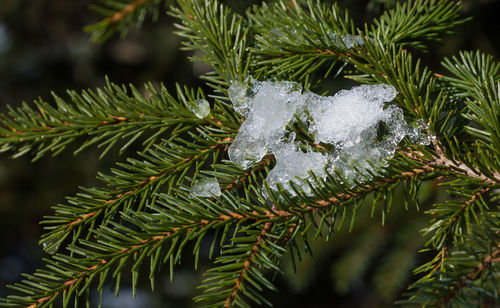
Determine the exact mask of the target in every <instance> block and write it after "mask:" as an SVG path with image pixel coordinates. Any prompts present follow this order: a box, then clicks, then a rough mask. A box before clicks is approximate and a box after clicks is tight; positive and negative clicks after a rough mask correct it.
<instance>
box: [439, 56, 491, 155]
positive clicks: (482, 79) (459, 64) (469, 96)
mask: <svg viewBox="0 0 500 308" xmlns="http://www.w3.org/2000/svg"><path fill="white" fill-rule="evenodd" d="M443 66H444V67H445V68H446V69H448V70H449V71H450V72H451V73H452V74H453V75H454V76H452V77H447V76H443V77H442V80H443V81H445V82H446V83H447V86H448V87H449V88H451V89H454V91H455V93H452V94H455V95H456V96H458V97H459V98H463V97H464V96H465V98H466V99H465V105H466V107H467V108H466V110H465V112H463V116H464V117H465V118H466V119H468V120H470V121H472V122H474V123H476V124H477V125H470V123H468V124H469V125H468V126H466V130H467V132H468V133H469V134H471V135H472V136H474V137H477V138H478V139H479V140H480V141H481V145H482V146H483V147H485V148H487V149H488V150H489V151H492V152H493V153H495V154H496V155H499V153H500V151H499V149H500V137H499V134H498V132H499V131H500V107H499V106H500V89H499V88H500V62H496V61H494V57H493V56H491V55H486V54H484V53H482V52H479V51H476V52H461V53H460V59H459V58H457V57H453V58H451V59H445V60H444V61H443ZM478 126H480V127H478Z"/></svg>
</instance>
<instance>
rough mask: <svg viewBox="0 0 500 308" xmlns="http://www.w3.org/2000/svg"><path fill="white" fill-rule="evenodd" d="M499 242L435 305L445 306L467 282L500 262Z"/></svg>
mask: <svg viewBox="0 0 500 308" xmlns="http://www.w3.org/2000/svg"><path fill="white" fill-rule="evenodd" d="M499 257H500V243H499V244H498V245H497V246H496V249H495V250H493V251H492V252H491V253H490V254H489V255H487V256H486V257H485V258H484V259H483V260H482V261H481V262H480V263H479V264H478V265H477V266H476V268H474V269H473V270H472V271H471V272H470V273H469V274H467V275H466V276H465V277H464V278H462V280H460V282H458V283H457V284H455V285H454V286H453V287H451V288H450V292H449V293H448V295H446V296H445V297H444V298H443V300H442V301H441V302H439V303H438V304H437V306H436V307H439V308H441V307H445V306H446V305H447V304H448V302H449V301H450V300H451V299H453V298H454V297H456V296H457V294H458V292H460V290H461V289H463V288H464V287H466V286H467V284H468V283H470V282H471V281H474V280H476V279H478V277H479V276H480V274H481V273H482V272H484V271H486V270H488V269H489V268H490V266H491V265H492V264H493V263H500V258H499Z"/></svg>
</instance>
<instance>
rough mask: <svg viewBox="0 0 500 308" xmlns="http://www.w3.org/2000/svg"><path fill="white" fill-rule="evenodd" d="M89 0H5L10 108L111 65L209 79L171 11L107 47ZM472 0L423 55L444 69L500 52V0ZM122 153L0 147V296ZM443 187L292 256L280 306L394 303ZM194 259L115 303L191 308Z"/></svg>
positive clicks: (123, 77) (135, 72)
mask: <svg viewBox="0 0 500 308" xmlns="http://www.w3.org/2000/svg"><path fill="white" fill-rule="evenodd" d="M233 1H234V0H233ZM89 2H90V1H89V0H71V1H61V0H0V110H1V111H2V112H5V111H6V108H5V106H6V105H11V106H17V105H19V104H20V103H21V102H22V101H26V102H31V101H32V100H33V99H36V98H38V97H41V98H43V99H46V100H50V92H51V91H54V92H56V93H58V94H60V95H62V94H63V93H64V91H65V90H66V89H75V90H78V89H84V88H95V87H98V86H102V85H103V84H104V78H105V76H106V75H107V76H109V78H110V79H111V80H112V81H114V82H116V83H131V84H134V85H137V86H140V85H141V84H142V83H144V82H145V81H152V82H153V83H160V82H163V83H165V84H166V85H167V86H168V87H170V88H173V86H174V84H175V82H179V83H181V84H187V85H190V86H198V85H201V83H200V81H199V80H198V79H196V78H197V76H198V75H200V74H202V73H204V72H206V70H207V68H206V67H205V66H204V65H201V64H192V63H189V62H188V61H187V60H186V57H187V56H188V54H187V53H185V52H181V51H179V42H180V40H179V38H178V37H176V36H175V35H173V34H172V30H173V26H172V21H171V20H169V18H167V17H166V15H164V16H162V17H161V18H160V19H159V21H158V22H157V23H155V24H153V23H152V22H147V23H146V24H145V25H144V26H143V27H142V29H141V30H133V31H131V32H130V34H129V35H128V36H127V38H126V39H123V40H120V39H118V38H116V37H115V38H113V39H111V40H109V41H108V42H106V43H104V44H101V45H97V44H93V43H91V42H90V41H89V35H88V34H86V33H84V32H83V31H82V27H83V26H84V25H87V24H90V23H93V22H95V21H97V20H98V16H97V15H96V14H94V13H92V12H90V11H89V10H88V5H89ZM239 2H242V3H248V2H249V1H243V0H242V1H239ZM341 2H342V5H344V6H346V7H348V8H350V11H351V14H353V15H354V17H355V18H356V19H357V21H358V22H359V23H361V22H364V21H369V20H371V18H372V17H374V16H376V14H377V12H378V11H377V8H378V6H377V3H383V2H387V3H390V2H391V1H390V0H386V1H382V0H379V1H372V5H371V6H367V5H368V3H367V2H368V1H363V0H350V1H349V0H348V1H341ZM373 4H375V5H373ZM464 4H465V5H464V15H465V16H472V17H474V19H473V20H472V21H470V22H468V23H467V24H465V25H463V26H460V27H459V28H458V29H457V32H458V34H455V35H451V36H448V37H447V38H446V40H445V42H444V43H443V44H441V45H439V46H436V47H435V48H431V50H430V52H429V53H427V54H422V55H420V56H422V57H423V58H424V62H425V63H426V64H428V65H430V66H431V67H432V68H433V69H434V70H435V71H436V72H440V71H441V69H440V67H439V62H440V60H441V59H442V58H443V57H444V56H449V55H453V54H456V53H457V51H458V50H463V49H466V50H470V49H481V50H483V51H485V52H488V53H490V54H493V55H495V56H496V58H497V59H498V55H499V52H500V34H499V33H500V22H499V20H498V18H499V17H500V1H484V0H483V1H478V0H470V1H464ZM233 5H234V2H233ZM129 154H130V153H129ZM116 155H117V154H116V152H115V153H113V155H110V156H108V158H105V159H103V160H98V159H97V157H98V154H97V152H96V151H93V150H87V151H85V152H84V153H82V154H80V155H79V156H77V157H75V156H73V155H72V154H71V151H66V152H63V154H61V155H59V156H57V157H56V158H51V157H45V158H43V159H41V160H40V161H38V162H36V163H34V164H32V163H30V157H28V156H26V157H22V158H20V159H16V160H12V159H10V158H9V156H8V155H7V154H1V155H0V297H3V296H5V295H7V292H8V290H7V289H6V288H5V285H7V284H9V283H13V282H15V281H18V280H19V279H20V273H22V272H33V271H34V270H35V268H37V267H40V266H41V263H40V259H41V257H43V255H42V252H41V248H40V247H39V246H38V244H37V242H38V239H39V238H40V234H41V232H42V228H41V226H40V225H39V224H38V222H39V221H40V220H41V219H42V217H43V216H44V215H47V214H49V213H50V206H52V205H55V204H57V203H62V202H64V197H65V196H69V195H73V194H75V193H76V192H77V191H78V189H77V187H78V186H79V185H81V186H92V185H98V184H99V183H97V181H96V180H95V176H96V174H97V171H98V170H103V171H106V170H109V168H110V167H112V166H113V165H114V161H115V160H116ZM132 155H133V153H132ZM125 157H126V156H123V157H119V158H118V160H124V159H125ZM443 194H444V192H443V191H441V190H437V189H435V187H433V186H432V185H428V186H427V187H424V192H423V193H422V196H421V200H422V204H421V205H420V206H421V208H420V212H418V213H417V211H416V210H415V207H410V210H409V211H403V210H400V209H399V210H398V209H395V210H393V212H392V213H391V215H390V216H389V221H388V224H387V225H386V226H385V227H381V225H380V220H379V217H375V218H369V215H368V213H365V214H364V215H361V218H360V220H361V222H359V223H358V225H359V226H358V227H356V228H355V229H354V230H353V232H352V233H350V234H347V232H346V231H345V230H341V231H340V232H339V234H338V236H337V238H336V239H335V240H334V241H331V242H330V243H328V244H326V243H324V242H321V241H318V242H316V243H315V244H314V246H315V252H316V256H315V258H314V259H310V258H305V259H304V261H303V262H302V263H300V266H299V267H298V269H297V275H295V274H293V271H292V270H291V266H290V262H289V260H287V261H285V262H284V265H283V268H284V271H285V272H286V273H287V275H286V276H285V277H281V278H278V280H277V284H278V287H279V289H280V292H279V293H278V294H275V293H273V294H269V298H270V299H271V301H272V302H273V303H274V304H275V307H307V308H313V307H314V308H320V307H385V306H387V305H388V303H391V302H392V301H393V300H394V299H395V298H397V297H398V296H400V293H401V291H403V290H402V287H404V285H405V284H407V283H408V282H409V281H410V280H409V279H411V278H409V277H410V275H409V269H411V268H412V267H414V265H415V264H418V263H420V262H423V261H424V260H425V258H426V256H425V255H424V254H420V255H418V256H417V255H415V254H414V251H415V250H416V249H417V248H421V247H423V244H424V240H423V239H422V238H421V236H420V234H419V233H417V232H415V230H418V229H419V228H420V227H421V226H422V225H423V224H424V223H425V222H426V221H427V219H428V218H427V217H426V216H425V214H423V209H425V208H426V207H428V206H429V204H431V203H432V202H434V201H436V200H441V199H442V198H444V195H443ZM410 221H411V223H409V222H410ZM396 230H397V232H396ZM185 263H188V264H189V262H185ZM191 268H192V267H191V266H184V267H181V268H180V269H179V270H178V271H177V272H176V276H175V282H174V283H173V284H170V283H169V282H168V279H167V278H168V277H165V278H161V279H160V280H161V281H160V283H158V285H159V287H158V290H157V291H156V292H155V293H151V292H150V291H149V290H148V289H147V286H148V284H147V283H144V286H143V290H144V291H142V290H141V291H140V292H139V293H138V297H137V299H136V300H135V301H132V300H130V299H131V295H130V290H129V289H128V285H126V284H124V286H123V288H122V292H121V295H120V297H119V299H118V300H113V298H112V296H111V293H110V294H105V297H104V307H105V308H107V307H122V308H126V307H190V306H191V305H192V304H191V301H190V300H189V299H190V298H191V297H192V296H193V294H196V292H197V291H196V290H195V286H196V284H197V283H198V281H199V280H200V276H199V273H196V272H193V271H192V270H191ZM200 272H203V271H200ZM349 277H350V278H349Z"/></svg>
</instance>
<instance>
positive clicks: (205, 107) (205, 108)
mask: <svg viewBox="0 0 500 308" xmlns="http://www.w3.org/2000/svg"><path fill="white" fill-rule="evenodd" d="M187 108H188V110H189V111H191V112H192V113H194V115H195V116H196V117H198V118H200V119H203V118H204V117H206V116H208V114H209V113H210V104H209V103H208V102H207V101H206V100H204V99H198V100H195V101H194V102H192V103H190V104H188V105H187Z"/></svg>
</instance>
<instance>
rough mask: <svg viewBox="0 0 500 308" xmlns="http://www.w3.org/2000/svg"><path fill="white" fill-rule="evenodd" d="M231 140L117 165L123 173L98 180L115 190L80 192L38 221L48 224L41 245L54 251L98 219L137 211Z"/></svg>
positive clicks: (176, 147) (153, 154)
mask: <svg viewBox="0 0 500 308" xmlns="http://www.w3.org/2000/svg"><path fill="white" fill-rule="evenodd" d="M231 140H232V139H231V138H229V137H226V138H224V139H220V140H213V141H211V142H208V143H207V144H206V145H204V146H202V147H199V148H198V150H194V151H193V150H192V149H191V150H188V149H182V148H181V147H180V145H179V144H176V143H171V150H169V149H167V148H161V147H158V149H157V150H156V151H152V150H151V151H150V155H149V156H146V155H143V157H144V158H146V159H147V161H145V162H140V161H137V160H129V165H125V164H122V165H121V167H122V168H123V170H113V172H114V174H115V175H114V176H103V175H101V180H103V181H104V182H105V183H107V184H108V185H110V186H115V187H116V188H115V189H111V190H110V189H102V188H101V189H98V188H93V189H83V193H82V194H79V195H77V196H76V197H74V198H70V199H69V200H70V203H71V204H72V205H71V206H66V205H58V206H56V207H54V210H55V212H56V214H55V215H54V216H48V217H45V219H46V220H45V221H43V222H42V223H44V224H48V225H50V226H48V227H46V230H50V231H49V232H48V233H46V234H44V235H43V236H42V239H41V243H42V244H43V245H44V248H45V250H47V251H48V252H55V251H56V250H57V249H58V248H59V246H60V245H61V244H62V242H63V241H64V240H65V239H66V238H67V237H68V236H69V235H70V234H81V232H82V231H83V230H85V229H86V228H89V225H94V224H95V223H96V220H97V219H98V218H99V217H100V223H101V224H102V225H105V224H106V222H107V221H110V220H112V219H113V218H114V217H115V215H116V213H118V212H119V211H120V209H126V210H128V209H136V210H140V209H141V208H143V207H144V205H145V204H146V202H148V201H149V202H152V200H154V196H153V193H154V192H156V191H157V190H158V189H159V188H160V187H162V186H163V185H165V184H166V183H175V182H180V181H182V178H183V177H184V176H185V174H186V172H187V170H189V169H192V168H195V169H196V168H199V167H198V166H199V164H200V162H203V161H204V160H206V159H207V157H208V156H209V155H215V156H217V155H218V153H219V152H223V151H225V150H226V149H227V146H228V144H229V143H230V142H231ZM184 151H186V152H184ZM167 186H168V187H171V186H172V184H169V185H167Z"/></svg>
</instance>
